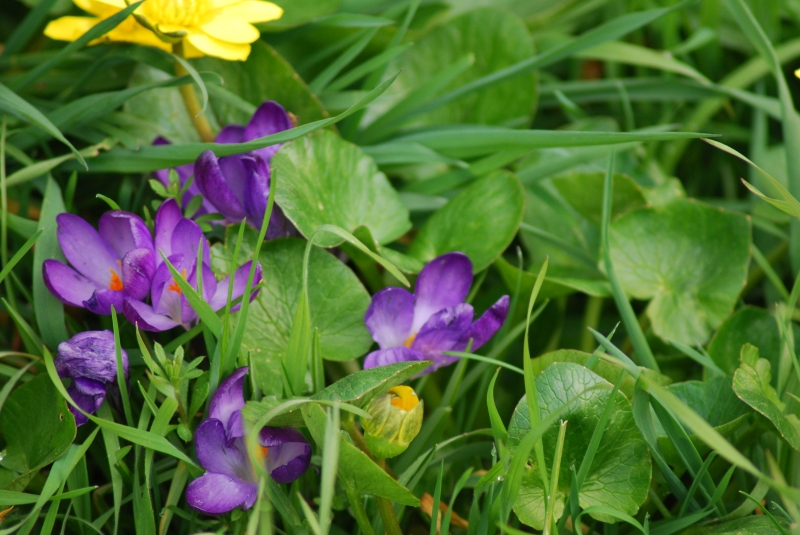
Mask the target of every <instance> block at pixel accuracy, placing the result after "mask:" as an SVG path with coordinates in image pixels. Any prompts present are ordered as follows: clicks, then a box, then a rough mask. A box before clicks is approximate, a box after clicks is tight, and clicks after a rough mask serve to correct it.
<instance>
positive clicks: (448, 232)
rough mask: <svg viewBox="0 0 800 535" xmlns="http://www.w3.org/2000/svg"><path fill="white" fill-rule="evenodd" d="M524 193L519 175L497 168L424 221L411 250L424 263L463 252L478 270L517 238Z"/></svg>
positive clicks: (410, 252)
mask: <svg viewBox="0 0 800 535" xmlns="http://www.w3.org/2000/svg"><path fill="white" fill-rule="evenodd" d="M523 205H524V193H523V190H522V185H521V184H520V183H519V180H518V179H517V177H516V176H515V175H513V174H511V173H509V172H508V171H498V172H496V173H493V174H491V175H489V176H487V177H485V178H482V179H480V180H478V181H476V182H475V183H474V184H472V185H471V186H469V187H468V188H466V189H465V190H464V191H462V192H461V193H459V194H458V195H457V196H456V197H454V198H453V199H451V200H450V202H448V203H447V204H446V205H444V206H443V207H442V208H441V209H440V210H439V211H437V212H436V213H435V214H433V216H431V218H430V219H428V221H427V222H426V223H425V225H424V226H423V227H422V229H421V230H420V231H419V234H417V237H416V238H415V239H414V242H413V243H412V244H411V247H410V248H409V250H408V254H409V255H411V256H413V257H415V258H418V259H419V260H421V261H423V262H428V261H430V260H433V259H434V258H436V257H437V256H439V255H443V254H445V253H449V252H452V251H461V252H462V253H464V254H466V255H467V256H469V258H470V260H472V265H473V269H474V271H475V272H476V273H477V272H478V271H481V270H482V269H484V268H485V267H487V266H488V265H489V264H491V263H492V262H494V260H495V259H496V258H498V257H499V256H500V255H501V254H502V252H503V251H505V249H506V247H508V245H509V244H510V243H511V240H513V239H514V235H515V234H516V233H517V229H518V228H519V224H520V222H521V221H522V211H523Z"/></svg>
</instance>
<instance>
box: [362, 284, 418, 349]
mask: <svg viewBox="0 0 800 535" xmlns="http://www.w3.org/2000/svg"><path fill="white" fill-rule="evenodd" d="M413 320H414V296H413V295H411V294H410V293H409V292H408V291H407V290H405V289H403V288H394V287H389V288H384V289H383V290H381V291H380V292H378V293H376V294H375V295H374V296H373V297H372V302H371V303H370V304H369V308H367V312H366V314H364V323H365V324H366V325H367V329H368V330H369V332H370V334H371V335H372V339H373V340H375V341H376V342H378V345H380V346H381V348H382V349H387V348H390V347H397V346H402V345H403V344H404V343H405V342H406V340H407V339H408V338H409V337H410V336H411V335H412V334H413V332H412V330H411V323H412V321H413Z"/></svg>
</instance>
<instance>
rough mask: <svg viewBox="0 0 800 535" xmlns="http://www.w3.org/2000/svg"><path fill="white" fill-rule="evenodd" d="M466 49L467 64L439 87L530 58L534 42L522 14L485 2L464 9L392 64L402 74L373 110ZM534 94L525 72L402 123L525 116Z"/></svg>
mask: <svg viewBox="0 0 800 535" xmlns="http://www.w3.org/2000/svg"><path fill="white" fill-rule="evenodd" d="M467 55H471V56H473V57H474V63H473V64H472V67H471V68H469V69H467V70H466V71H464V72H463V73H462V74H460V75H459V76H457V77H455V78H454V79H453V80H452V81H450V82H449V83H448V84H447V85H446V86H444V87H442V88H440V89H439V91H445V92H446V91H452V90H454V89H457V88H459V87H461V86H463V85H465V84H467V83H470V82H473V81H475V80H477V79H479V78H481V77H483V76H486V75H488V74H490V73H493V72H495V71H499V70H501V69H504V68H506V67H509V66H510V65H514V64H516V63H518V62H520V61H524V60H526V59H528V58H530V57H531V56H532V55H533V43H532V40H531V36H530V34H529V33H528V29H527V28H526V27H525V23H524V22H523V21H522V19H520V18H519V17H517V16H516V15H514V14H512V13H510V12H508V11H504V10H499V9H492V8H484V9H478V10H475V11H472V12H469V13H465V14H463V15H461V16H459V17H456V18H454V19H452V20H450V21H448V22H447V23H446V24H443V25H441V26H439V27H438V28H436V29H435V30H433V31H432V32H430V33H429V34H428V35H426V36H425V37H423V38H422V39H420V40H419V41H418V42H417V43H416V44H415V45H414V47H413V48H412V49H410V50H409V51H408V52H406V53H405V54H403V55H402V56H401V57H400V58H398V60H397V61H396V62H394V63H393V64H392V67H391V68H390V71H391V72H395V71H397V70H401V69H402V71H403V75H402V76H401V77H400V78H398V80H397V83H396V84H395V85H394V86H393V87H392V88H391V89H390V90H389V92H388V93H387V97H388V98H390V99H391V100H389V101H388V103H387V104H388V105H385V106H383V109H377V108H378V107H379V106H377V105H376V106H374V108H376V111H378V112H381V111H383V110H385V109H388V107H390V106H391V104H393V103H394V102H397V101H398V100H400V99H401V98H402V97H404V96H405V95H406V94H408V93H409V92H411V91H412V90H414V89H415V88H417V87H419V86H420V85H422V84H424V83H425V82H427V81H429V80H431V79H433V78H434V77H435V76H437V75H438V74H440V73H441V72H442V71H444V70H446V69H447V68H448V67H450V66H451V65H453V64H454V63H456V62H457V61H459V60H461V59H462V58H464V57H465V56H467ZM536 95H537V77H536V74H535V73H533V72H529V73H526V74H525V75H523V76H519V77H517V78H515V79H513V80H509V81H506V82H504V83H501V84H498V85H496V86H494V87H492V88H490V89H487V90H486V91H483V92H481V93H475V94H472V95H470V96H469V97H465V98H463V99H460V100H458V101H455V102H450V103H447V104H445V105H443V106H440V107H437V108H436V109H434V110H431V111H428V112H426V113H424V114H422V115H418V116H417V117H415V118H414V119H413V120H412V121H410V122H409V123H408V124H407V126H410V127H419V126H429V125H437V126H438V125H442V124H459V123H472V124H502V123H505V122H506V121H511V120H518V119H522V120H524V121H526V122H527V121H528V120H529V117H530V115H531V113H532V112H533V107H534V104H535V102H536Z"/></svg>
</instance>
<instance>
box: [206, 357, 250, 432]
mask: <svg viewBox="0 0 800 535" xmlns="http://www.w3.org/2000/svg"><path fill="white" fill-rule="evenodd" d="M247 370H248V367H247V366H244V367H242V368H239V369H238V370H236V371H235V372H233V373H232V374H230V375H229V376H228V378H227V379H225V380H224V381H222V383H220V385H219V388H217V391H216V392H215V393H214V397H213V398H211V403H210V404H209V406H208V417H209V418H215V419H217V420H219V421H220V422H222V425H223V426H225V428H227V427H228V420H229V419H230V417H231V414H233V413H234V412H235V411H240V410H242V409H243V408H244V378H245V375H247Z"/></svg>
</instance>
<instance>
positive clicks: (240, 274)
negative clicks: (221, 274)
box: [208, 260, 262, 312]
mask: <svg viewBox="0 0 800 535" xmlns="http://www.w3.org/2000/svg"><path fill="white" fill-rule="evenodd" d="M252 264H253V261H252V260H251V261H249V262H247V263H245V264H244V265H242V267H240V268H239V269H237V270H236V271H235V272H234V274H233V291H232V293H231V300H232V301H235V300H236V299H238V298H239V297H241V296H242V295H243V294H244V289H245V286H246V285H247V277H249V276H250V267H251V266H252ZM261 276H262V271H261V264H258V263H256V272H255V276H254V277H253V285H252V288H255V287H256V286H257V285H258V284H259V283H260V282H261ZM230 278H231V277H230V275H229V276H227V277H225V278H224V279H222V280H221V281H219V282H218V283H217V290H216V291H215V292H214V295H213V296H212V297H211V299H209V300H208V304H209V305H210V306H211V308H212V309H213V310H219V309H221V308H222V307H224V306H225V303H227V302H228V286H229V285H230ZM257 295H258V290H254V291H251V292H250V301H252V300H253V299H255V298H256V296H257ZM240 306H241V305H240V304H239V305H236V306H234V307H233V308H231V310H232V311H234V312H235V311H237V310H239V308H240Z"/></svg>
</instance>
